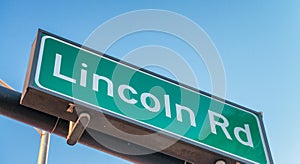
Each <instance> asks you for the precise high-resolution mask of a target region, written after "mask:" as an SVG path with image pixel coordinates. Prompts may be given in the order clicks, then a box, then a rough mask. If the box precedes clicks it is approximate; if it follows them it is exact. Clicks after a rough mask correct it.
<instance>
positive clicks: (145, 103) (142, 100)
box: [141, 93, 160, 112]
mask: <svg viewBox="0 0 300 164" xmlns="http://www.w3.org/2000/svg"><path fill="white" fill-rule="evenodd" d="M147 97H150V98H152V100H154V106H153V107H152V108H151V107H150V106H149V105H148V104H147V102H146V99H147ZM141 102H142V104H143V106H144V107H145V108H146V109H148V110H149V111H151V112H158V111H159V109H160V103H159V101H158V99H157V98H156V97H155V96H153V95H152V94H150V93H143V94H142V95H141Z"/></svg>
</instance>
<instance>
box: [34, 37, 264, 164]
mask: <svg viewBox="0 0 300 164" xmlns="http://www.w3.org/2000/svg"><path fill="white" fill-rule="evenodd" d="M40 44H41V45H40V47H39V49H38V50H37V51H36V52H37V55H38V56H37V64H36V71H35V76H34V83H33V85H34V87H36V88H39V89H40V90H41V89H42V90H45V91H47V92H49V93H52V94H53V95H56V94H58V95H59V97H60V98H64V97H65V98H66V99H68V100H76V101H78V102H81V103H82V104H86V105H87V106H88V107H91V108H92V109H93V110H98V111H103V112H106V113H107V114H111V115H113V116H115V115H117V116H118V118H120V119H123V120H125V121H126V120H129V121H131V122H133V123H137V124H138V125H141V126H144V127H146V128H147V127H149V128H151V129H154V130H157V131H163V132H166V133H168V134H170V135H175V136H178V137H181V138H182V139H185V140H186V141H188V142H190V143H192V144H195V145H201V146H204V147H205V146H207V147H210V148H213V149H215V150H217V151H220V152H224V153H229V154H231V155H233V156H237V157H239V158H242V159H245V160H248V161H252V162H254V163H255V162H258V163H267V160H268V159H267V158H266V156H265V155H266V151H265V145H264V141H263V135H262V132H261V127H260V122H259V117H258V114H257V113H252V112H250V111H248V110H246V109H242V108H240V107H237V106H236V105H232V104H229V103H225V102H224V101H222V100H219V99H216V98H212V97H211V96H209V95H208V94H204V93H201V92H200V91H197V90H195V89H192V88H190V87H185V86H182V85H179V84H177V83H175V82H172V81H171V80H168V79H166V78H164V77H162V76H160V75H157V74H154V73H152V72H149V71H145V70H143V69H139V68H137V67H135V66H132V65H130V64H128V63H125V62H122V61H119V60H117V59H115V58H112V57H109V56H107V55H103V54H100V53H98V52H97V53H96V52H94V51H91V50H87V49H83V48H81V47H80V46H77V45H74V44H71V43H70V42H67V41H63V40H60V39H58V38H55V37H52V36H48V35H44V36H42V37H41V39H40ZM257 154H260V155H259V156H258V155H257Z"/></svg>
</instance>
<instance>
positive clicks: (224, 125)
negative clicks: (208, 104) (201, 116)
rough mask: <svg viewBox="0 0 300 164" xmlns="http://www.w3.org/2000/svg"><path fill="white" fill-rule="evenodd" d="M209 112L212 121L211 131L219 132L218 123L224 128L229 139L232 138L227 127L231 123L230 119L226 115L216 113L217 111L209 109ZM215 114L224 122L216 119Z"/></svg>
mask: <svg viewBox="0 0 300 164" xmlns="http://www.w3.org/2000/svg"><path fill="white" fill-rule="evenodd" d="M208 114H209V122H210V128H211V132H212V133H214V134H217V130H216V125H218V126H220V127H221V129H222V130H223V132H224V134H225V135H226V137H227V138H228V139H230V140H232V138H231V136H230V135H229V133H228V131H227V129H226V127H228V125H229V122H228V120H227V119H226V118H225V117H224V116H222V115H221V114H219V113H215V112H213V111H210V110H208ZM215 116H216V117H219V118H220V119H222V120H223V123H221V122H217V121H215Z"/></svg>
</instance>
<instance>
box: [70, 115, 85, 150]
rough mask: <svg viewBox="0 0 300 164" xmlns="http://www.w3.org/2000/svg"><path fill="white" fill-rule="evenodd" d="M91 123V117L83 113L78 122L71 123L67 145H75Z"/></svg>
mask: <svg viewBox="0 0 300 164" xmlns="http://www.w3.org/2000/svg"><path fill="white" fill-rule="evenodd" d="M89 122H90V115H89V114H87V113H81V114H80V115H79V117H78V119H77V121H76V122H73V121H70V124H69V132H68V136H67V143H68V144H69V145H75V144H76V143H77V141H78V140H79V139H80V137H81V135H82V134H83V132H84V130H85V129H86V127H87V126H88V124H89Z"/></svg>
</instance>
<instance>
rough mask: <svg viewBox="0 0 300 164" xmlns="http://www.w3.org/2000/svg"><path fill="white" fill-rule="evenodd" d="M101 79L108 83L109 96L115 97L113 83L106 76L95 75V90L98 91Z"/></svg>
mask: <svg viewBox="0 0 300 164" xmlns="http://www.w3.org/2000/svg"><path fill="white" fill-rule="evenodd" d="M99 79H101V80H104V81H105V82H106V83H107V95H108V96H111V97H113V83H112V82H111V80H109V79H108V78H106V77H104V76H99V75H97V74H94V76H93V90H94V91H98V84H99Z"/></svg>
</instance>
